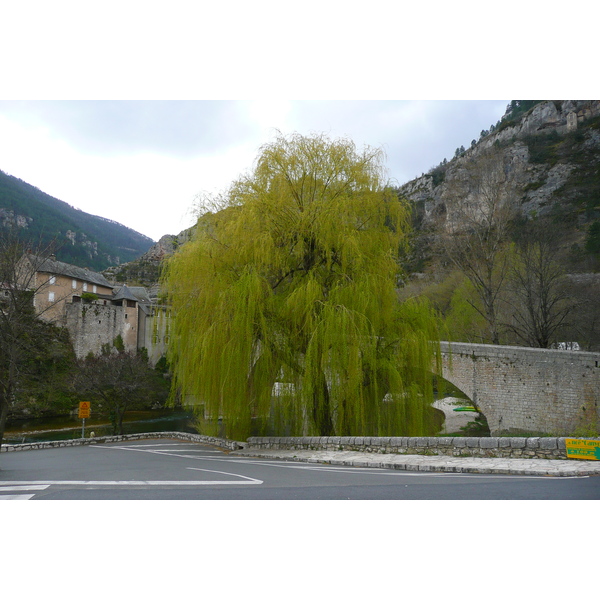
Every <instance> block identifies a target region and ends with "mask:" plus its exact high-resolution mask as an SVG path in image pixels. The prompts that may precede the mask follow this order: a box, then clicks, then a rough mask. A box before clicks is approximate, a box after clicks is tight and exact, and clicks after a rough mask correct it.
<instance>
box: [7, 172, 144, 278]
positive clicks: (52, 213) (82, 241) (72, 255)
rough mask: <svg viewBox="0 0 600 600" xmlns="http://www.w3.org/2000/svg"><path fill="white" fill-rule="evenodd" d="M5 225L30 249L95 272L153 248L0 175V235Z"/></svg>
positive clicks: (138, 235) (124, 230)
mask: <svg viewBox="0 0 600 600" xmlns="http://www.w3.org/2000/svg"><path fill="white" fill-rule="evenodd" d="M10 224H13V225H17V226H18V227H19V229H20V233H21V235H22V236H23V237H25V238H26V239H27V240H28V241H31V242H33V243H34V244H40V245H41V246H43V247H45V246H47V245H49V244H54V245H55V254H56V255H57V257H58V259H59V260H61V261H64V262H68V263H71V264H74V265H77V266H81V267H88V268H90V269H93V270H96V271H101V270H103V269H105V268H107V267H109V266H112V265H118V264H121V263H125V262H129V261H131V260H134V259H135V258H137V257H139V256H141V255H142V254H143V253H144V252H146V251H147V250H148V248H150V246H152V244H153V241H152V240H151V239H150V238H149V237H147V236H145V235H142V234H141V233H138V232H137V231H134V230H133V229H130V228H128V227H125V226H124V225H121V224H120V223H117V222H115V221H111V220H109V219H105V218H103V217H98V216H94V215H91V214H88V213H85V212H83V211H81V210H78V209H76V208H74V207H72V206H70V205H69V204H67V203H66V202H63V201H62V200H58V199H56V198H53V197H52V196H50V195H48V194H46V193H44V192H42V191H41V190H39V189H38V188H36V187H34V186H32V185H30V184H28V183H26V182H24V181H22V180H21V179H18V178H16V177H13V176H11V175H7V174H6V173H4V172H2V171H0V232H1V228H2V227H3V226H6V225H10Z"/></svg>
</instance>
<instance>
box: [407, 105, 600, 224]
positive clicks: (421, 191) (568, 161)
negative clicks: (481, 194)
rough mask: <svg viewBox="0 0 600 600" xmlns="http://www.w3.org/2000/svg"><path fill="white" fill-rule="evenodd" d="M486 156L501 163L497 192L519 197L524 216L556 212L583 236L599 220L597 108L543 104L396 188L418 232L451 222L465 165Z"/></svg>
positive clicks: (599, 131)
mask: <svg viewBox="0 0 600 600" xmlns="http://www.w3.org/2000/svg"><path fill="white" fill-rule="evenodd" d="M491 151H495V153H496V154H497V155H498V156H499V160H498V164H499V169H500V170H501V172H500V173H499V174H498V177H497V181H498V185H500V186H503V189H504V190H505V191H506V193H512V194H517V195H518V203H519V206H520V211H521V212H522V214H523V215H525V216H534V215H537V216H541V215H545V214H546V215H547V214H550V213H552V212H553V211H554V213H555V214H556V215H558V216H561V217H563V218H565V219H566V220H567V221H569V222H570V223H571V224H572V225H573V226H574V227H580V228H583V229H585V227H586V226H588V225H589V224H590V223H592V222H594V221H595V220H597V219H599V218H600V101H598V100H585V101H584V100H564V101H544V102H541V103H539V104H537V105H535V106H534V107H533V108H532V109H530V110H529V111H528V112H526V113H525V114H524V115H522V116H521V117H520V118H519V119H516V120H511V119H510V118H508V117H505V119H503V121H501V122H500V125H499V126H498V127H497V128H496V129H495V131H493V132H492V133H490V134H488V135H486V136H485V137H483V138H482V139H480V141H479V142H478V143H476V144H475V145H473V146H472V147H471V148H470V149H468V150H466V151H465V152H464V153H463V154H462V155H460V156H458V157H455V158H454V159H452V160H451V161H449V162H447V163H446V164H441V165H439V166H438V167H435V168H434V169H432V170H431V171H430V172H429V173H428V174H426V175H423V176H421V177H418V178H417V179H414V180H413V181H410V182H408V183H406V184H404V185H402V186H401V187H400V188H399V192H400V193H401V194H402V195H404V196H406V197H407V198H409V199H410V200H412V201H413V202H414V203H415V205H416V208H417V212H418V214H419V216H420V225H421V226H422V227H423V228H428V227H429V228H431V227H435V226H440V223H441V224H442V226H443V223H444V221H446V222H447V221H448V220H449V219H451V218H452V210H451V209H450V205H451V200H452V196H453V194H455V193H456V190H457V188H458V187H460V186H461V184H463V183H464V180H465V178H466V169H467V165H468V164H471V165H472V164H473V163H476V162H477V161H478V160H480V158H481V157H483V156H484V155H488V154H489V153H490V152H491ZM462 189H464V186H463V187H462ZM471 200H472V202H474V203H475V204H476V203H477V198H476V197H473V198H472V199H471Z"/></svg>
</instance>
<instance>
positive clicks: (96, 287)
mask: <svg viewBox="0 0 600 600" xmlns="http://www.w3.org/2000/svg"><path fill="white" fill-rule="evenodd" d="M92 291H93V292H94V294H95V293H96V292H97V291H98V286H97V285H95V286H94V287H93V288H92Z"/></svg>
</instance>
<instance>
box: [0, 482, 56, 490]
mask: <svg viewBox="0 0 600 600" xmlns="http://www.w3.org/2000/svg"><path fill="white" fill-rule="evenodd" d="M11 483H12V482H11ZM47 487H48V486H47V485H40V484H37V483H34V484H33V485H2V486H0V492H28V491H33V490H45V489H46V488H47Z"/></svg>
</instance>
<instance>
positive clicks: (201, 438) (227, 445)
mask: <svg viewBox="0 0 600 600" xmlns="http://www.w3.org/2000/svg"><path fill="white" fill-rule="evenodd" d="M145 439H169V440H172V439H175V440H184V441H187V442H197V443H199V444H208V445H209V446H217V447H219V448H224V449H226V450H238V449H239V448H242V447H244V446H245V444H243V443H241V442H235V441H232V440H224V439H222V438H216V437H211V436H207V435H198V434H195V433H184V432H180V431H166V432H165V431H161V432H155V433H131V434H127V435H110V436H103V437H97V438H96V437H94V438H78V439H74V440H57V441H52V442H31V443H28V444H3V445H2V447H0V452H23V451H26V450H48V449H51V448H65V447H67V446H88V445H90V444H105V443H111V442H125V441H131V440H145Z"/></svg>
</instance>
